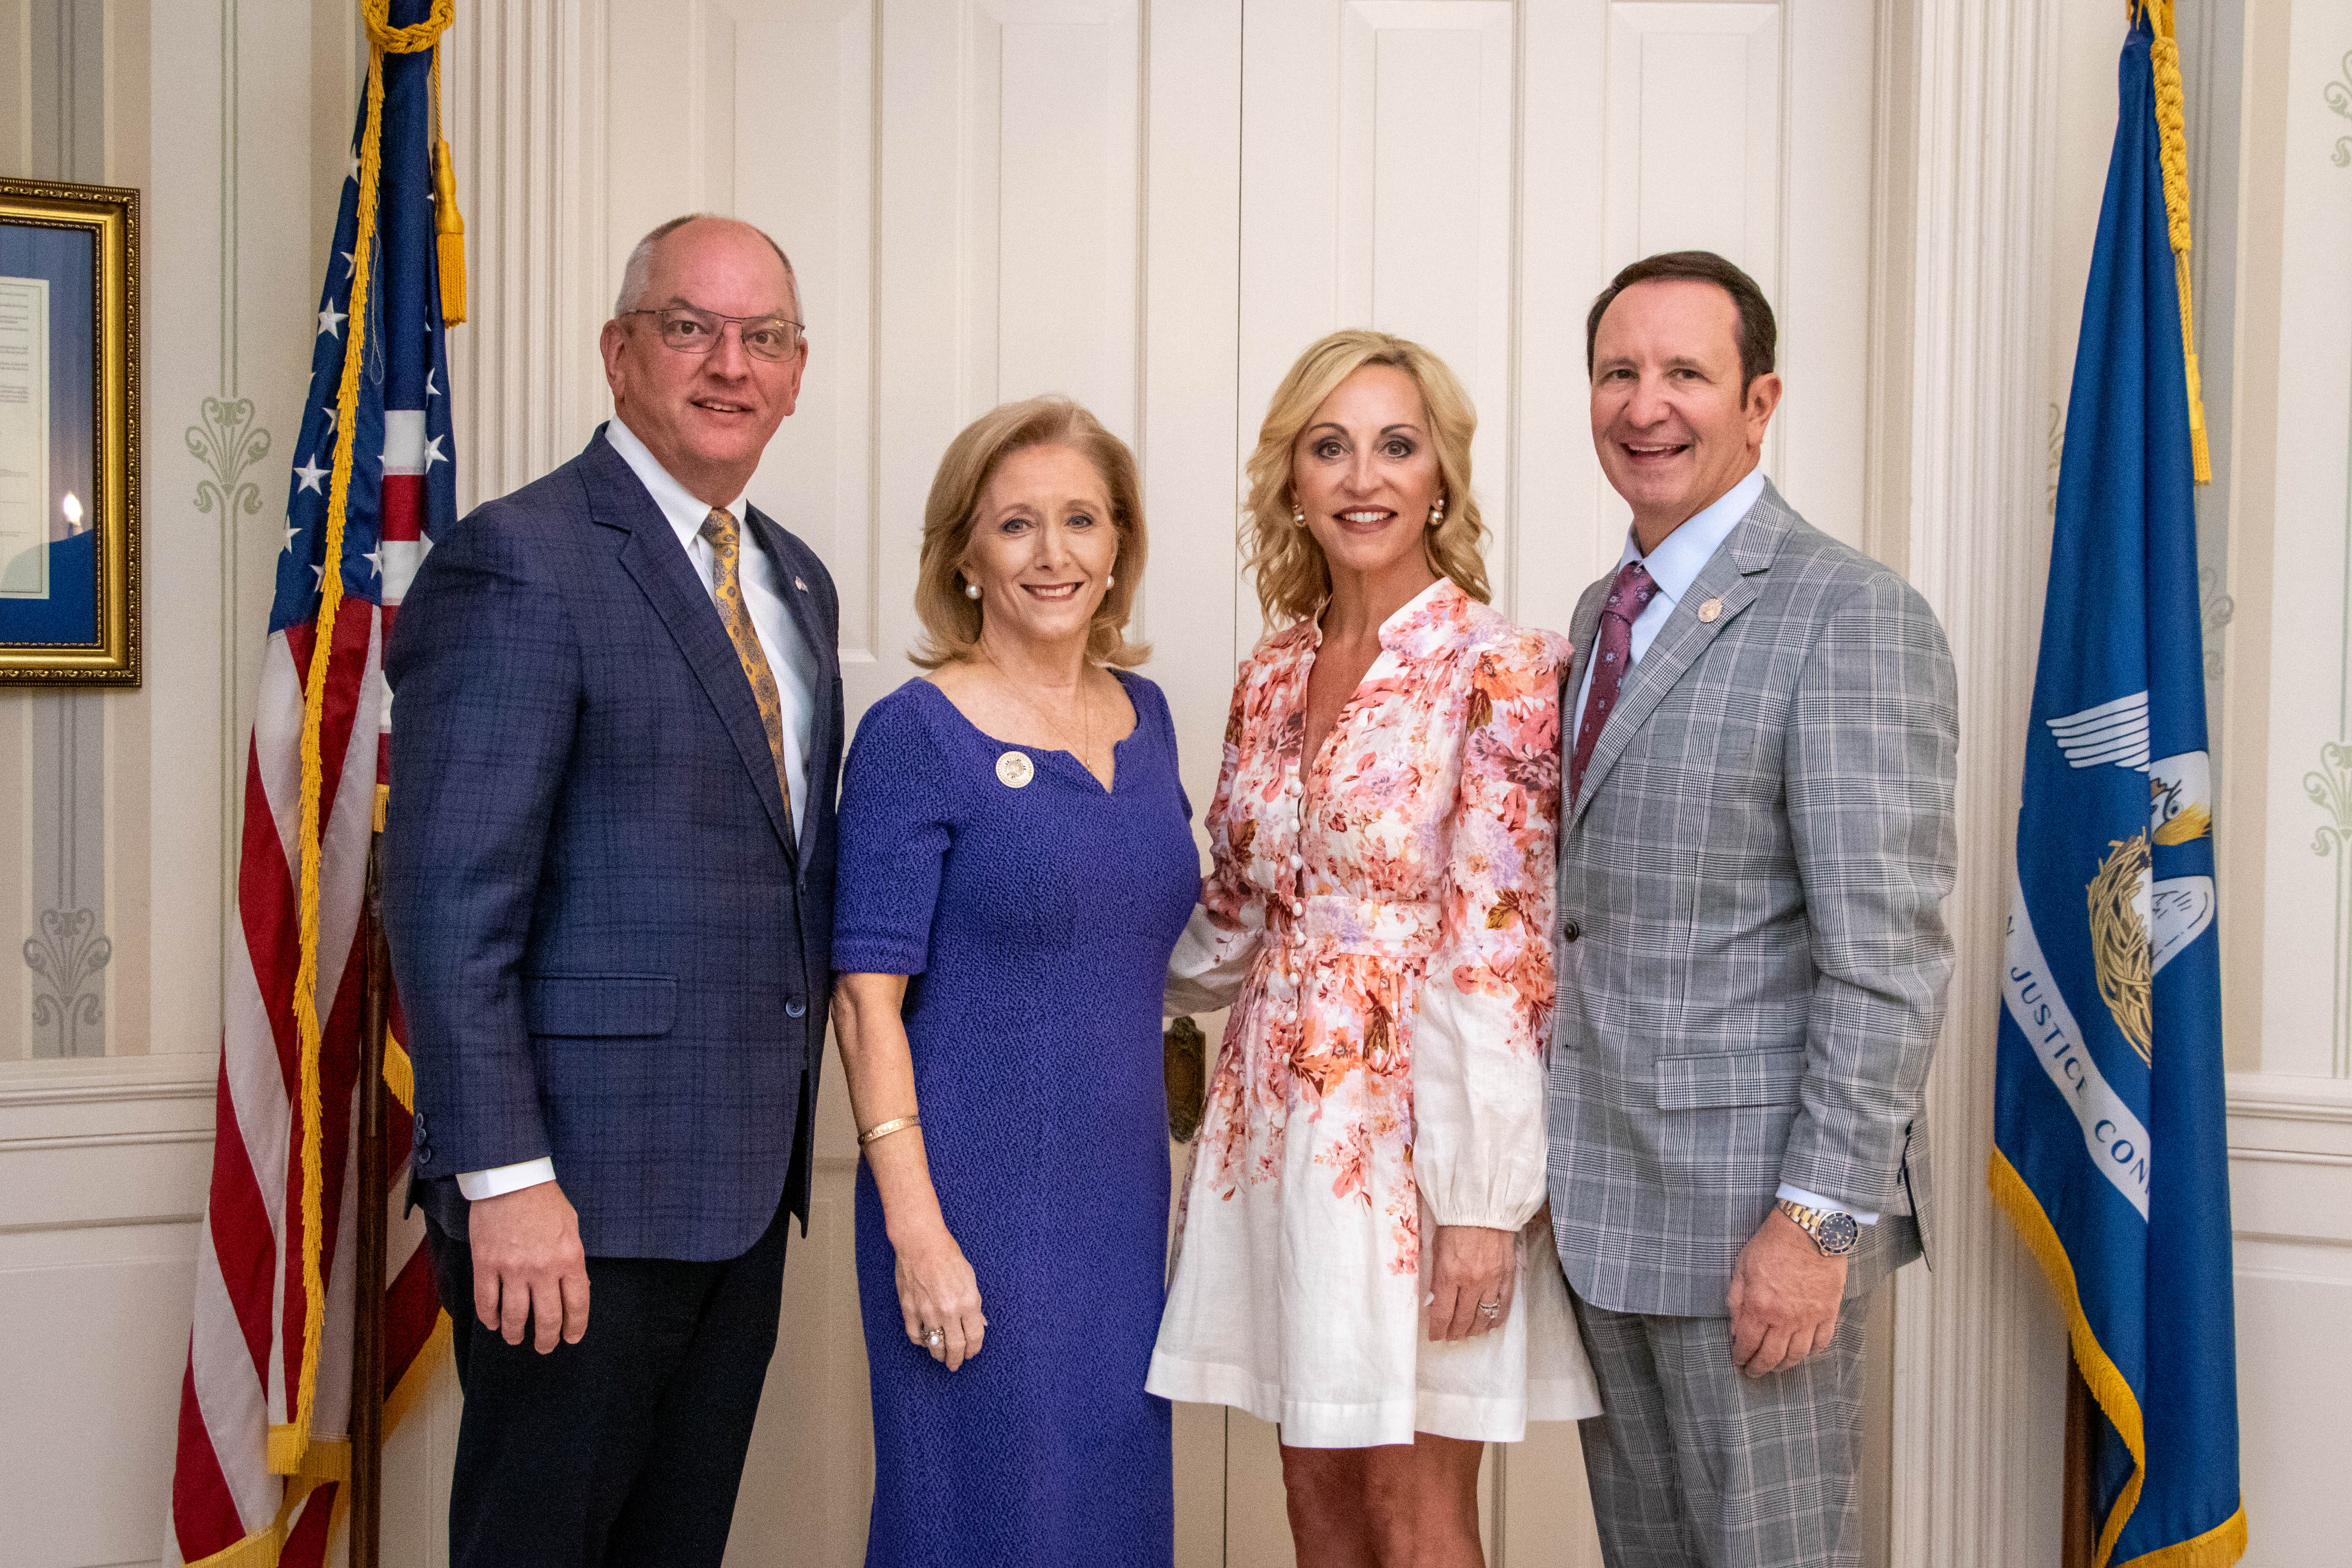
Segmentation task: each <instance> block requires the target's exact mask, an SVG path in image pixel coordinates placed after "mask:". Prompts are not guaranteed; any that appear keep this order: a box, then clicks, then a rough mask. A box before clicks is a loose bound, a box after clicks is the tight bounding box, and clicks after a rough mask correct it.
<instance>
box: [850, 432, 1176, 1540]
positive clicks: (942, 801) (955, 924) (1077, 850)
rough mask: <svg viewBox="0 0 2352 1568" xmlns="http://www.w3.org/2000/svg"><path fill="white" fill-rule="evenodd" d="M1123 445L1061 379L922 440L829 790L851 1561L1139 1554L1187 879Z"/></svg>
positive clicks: (1158, 1409) (1162, 1412)
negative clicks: (857, 1369) (837, 790)
mask: <svg viewBox="0 0 2352 1568" xmlns="http://www.w3.org/2000/svg"><path fill="white" fill-rule="evenodd" d="M1143 558H1144V529H1143V514H1142V509H1141V505H1140V500H1139V485H1138V482H1137V478H1136V468H1135V459H1134V458H1133V456H1132V455H1131V454H1130V453H1129V451H1128V449H1127V447H1126V446H1125V445H1124V444H1122V443H1121V442H1120V441H1119V440H1118V438H1117V437H1114V436H1112V435H1110V434H1109V432H1108V431H1106V430H1105V429H1104V428H1103V427H1102V426H1101V425H1100V424H1098V423H1097V421H1096V420H1095V419H1094V417H1093V416H1091V415H1089V414H1087V411H1086V410H1085V409H1083V408H1081V407H1079V406H1078V405H1076V404H1074V403H1070V402H1067V401H1066V400H1062V399H1058V398H1040V399H1035V400H1033V401H1031V402H1027V403H1018V404H1010V405H1006V406H1004V407H1003V408H999V409H997V410H996V411H995V412H994V413H992V414H990V415H988V416H985V417H983V418H982V419H980V420H979V421H977V422H976V423H974V424H973V425H972V426H971V428H969V429H967V430H965V431H964V432H963V434H962V435H961V436H959V437H957V438H956V440H955V443H954V444H953V445H952V446H950V447H949V448H948V453H947V456H946V458H944V459H943V460H942V461H941V463H940V472H939V475H938V478H937V479H935V480H934V482H933V484H932V487H931V494H930V500H929V504H928V506H927V507H926V508H925V513H924V521H923V544H922V563H921V568H920V573H919V584H918V587H917V590H916V607H917V610H918V612H919V615H920V616H921V618H922V622H923V626H924V628H925V632H926V634H927V641H926V646H925V647H923V648H922V650H921V651H920V653H919V658H918V662H919V663H920V664H922V665H923V666H924V667H925V668H927V669H928V670H929V675H928V677H926V678H922V679H914V680H910V681H908V683H907V684H906V685H904V686H902V687H900V688H899V689H898V690H896V691H894V692H892V693H891V694H890V695H889V696H887V697H886V698H884V699H883V700H881V701H879V702H877V703H876V704H875V705H874V706H873V707H872V708H871V709H869V710H867V712H866V717H865V719H864V720H863V721H862V722H861V723H860V724H859V726H858V731H857V740H856V745H855V746H854V747H853V748H852V750H851V752H850V754H849V763H848V768H847V770H846V773H845V776H844V779H843V784H842V795H841V873H840V889H839V892H838V894H837V897H836V902H835V925H834V948H833V961H834V967H835V969H836V970H837V971H839V972H840V973H841V979H840V982H839V984H838V985H837V986H836V987H835V997H834V1022H835V1030H836V1033H837V1036H838V1038H839V1040H840V1044H841V1056H842V1064H843V1067H844V1068H845V1073H846V1076H847V1078H848V1080H849V1099H850V1107H851V1110H853V1112H854V1113H855V1115H856V1119H857V1125H858V1128H859V1129H860V1131H859V1137H858V1142H859V1143H860V1145H861V1147H862V1149H863V1152H864V1155H865V1159H864V1163H863V1164H862V1166H861V1168H860V1170H859V1172H858V1176H857V1280H858V1299H859V1302H860V1307H861V1310H862V1313H863V1316H864V1318H865V1327H866V1357H867V1361H868V1363H869V1367H870V1371H871V1377H872V1384H873V1395H874V1449H875V1484H874V1513H873V1521H872V1526H871V1529H870V1531H869V1534H868V1537H867V1542H866V1563H867V1564H868V1565H869V1568H915V1565H923V1568H984V1565H987V1564H1002V1565H1003V1568H1055V1565H1059V1564H1069V1565H1071V1568H1077V1565H1079V1564H1085V1565H1087V1568H1108V1565H1113V1564H1137V1565H1139V1568H1166V1565H1168V1564H1169V1563H1171V1561H1172V1557H1173V1553H1174V1528H1175V1527H1174V1501H1173V1495H1172V1480H1171V1458H1170V1451H1169V1412H1168V1405H1167V1403H1166V1402H1165V1401H1164V1400H1160V1399H1158V1398H1155V1397H1153V1396H1151V1395H1150V1394H1146V1393H1144V1391H1143V1379H1144V1374H1145V1373H1146V1371H1147V1370H1148V1369H1149V1368H1150V1362H1151V1348H1152V1342H1153V1337H1154V1335H1155V1333H1156V1332H1157V1331H1158V1327H1159V1321H1160V1305H1161V1300H1162V1263H1163V1260H1164V1257H1165V1251H1166V1245H1167V1230H1168V1201H1169V1170H1168V1144H1167V1131H1166V1129H1167V1102H1166V1098H1165V1095H1164V1092H1163V1090H1162V1088H1161V1068H1160V992H1161V985H1162V981H1163V978H1164V975H1165V972H1166V969H1167V964H1168V956H1169V953H1170V952H1171V949H1172V948H1173V947H1174V946H1175V942H1176V938H1177V935H1178V934H1179V933H1180V932H1181V931H1182V930H1183V928H1184V922H1185V920H1186V918H1187V917H1188V916H1189V915H1190V914H1191V912H1192V903H1193V900H1194V899H1195V897H1196V896H1197V895H1198V892H1199V888H1200V862H1199V858H1198V857H1197V855H1196V853H1195V851H1194V848H1193V842H1192V830H1191V827H1190V826H1189V822H1190V818H1191V815H1192V808H1191V806H1190V805H1188V804H1187V802H1186V801H1185V799H1184V793H1183V790H1182V789H1181V786H1180V785H1179V784H1178V783H1177V777H1176V736H1175V731H1174V729H1173V727H1172V725H1171V722H1170V720H1169V714H1168V705H1167V702H1166V701H1165V700H1164V699H1162V697H1161V696H1160V689H1159V688H1158V687H1156V686H1154V685H1152V684H1151V682H1150V681H1148V680H1146V679H1143V678H1142V677H1140V676H1137V675H1132V674H1129V673H1127V672H1126V669H1125V668H1124V667H1126V666H1129V665H1133V664H1137V663H1139V662H1140V661H1141V660H1142V658H1143V657H1144V653H1145V651H1146V650H1145V649H1143V648H1141V647H1137V646H1135V645H1133V644H1130V643H1129V642H1128V641H1127V640H1126V637H1125V635H1124V628H1125V626H1126V623H1127V618H1128V611H1129V606H1130V605H1132V604H1133V603H1134V598H1135V590H1136V588H1137V587H1138V585H1139V582H1140V579H1141V577H1142V574H1143Z"/></svg>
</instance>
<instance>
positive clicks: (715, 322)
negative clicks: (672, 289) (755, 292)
mask: <svg viewBox="0 0 2352 1568" xmlns="http://www.w3.org/2000/svg"><path fill="white" fill-rule="evenodd" d="M621 314H622V315H624V316H651V317H653V318H655V321H656V325H657V327H658V329H659V331H660V332H661V341H662V347H664V348H666V349H670V350H673V351H675V352H676V353H682V354H707V353H709V352H710V351H711V350H712V349H714V348H716V347H718V346H719V339H720V338H721V337H722V336H724V335H725V333H726V331H727V323H728V322H730V321H732V322H734V323H735V325H736V327H737V328H738V329H739V330H740V334H741V336H742V339H743V352H744V353H748V354H750V355H751V356H752V357H753V358H754V359H764V360H782V359H790V358H792V357H793V353H794V351H796V350H797V349H798V348H799V347H800V346H801V333H802V331H803V330H804V329H803V327H802V325H801V323H800V322H798V321H793V319H792V318H791V317H789V316H722V315H720V314H719V312H717V311H716V310H701V309H698V308H697V307H696V306H693V305H664V306H662V307H661V308H660V309H659V310H624V311H622V312H621Z"/></svg>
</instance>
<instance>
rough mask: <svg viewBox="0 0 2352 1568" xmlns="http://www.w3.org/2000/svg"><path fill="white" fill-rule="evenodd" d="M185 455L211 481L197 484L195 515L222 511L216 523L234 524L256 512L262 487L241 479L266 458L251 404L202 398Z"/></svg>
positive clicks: (246, 400)
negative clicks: (198, 420)
mask: <svg viewBox="0 0 2352 1568" xmlns="http://www.w3.org/2000/svg"><path fill="white" fill-rule="evenodd" d="M187 442H188V450H189V451H190V452H192V453H194V455H195V458H196V460H197V461H198V462H200V463H202V464H204V466H205V468H209V469H210V470H212V478H210V479H199V480H197V481H196V510H198V511H201V512H204V513H205V514H207V515H210V513H211V512H212V510H213V509H214V508H215V507H218V508H219V509H220V510H221V521H223V522H228V521H234V520H235V518H236V514H237V512H238V511H239V510H243V511H244V512H245V514H246V515H247V516H248V517H249V516H252V515H253V514H255V513H257V512H258V511H260V510H261V487H260V486H259V485H257V484H255V483H254V482H253V481H251V480H249V479H246V478H245V470H246V469H247V468H251V467H252V466H253V465H254V464H256V463H257V462H259V461H261V459H262V458H266V457H268V456H269V432H268V431H267V430H265V429H263V428H261V427H260V426H257V425H256V424H255V423H254V422H253V399H251V398H250V397H240V398H237V399H236V400H235V401H234V402H232V401H230V400H229V399H227V398H225V397H207V398H205V403H204V420H203V423H201V424H196V425H191V426H188V429H187Z"/></svg>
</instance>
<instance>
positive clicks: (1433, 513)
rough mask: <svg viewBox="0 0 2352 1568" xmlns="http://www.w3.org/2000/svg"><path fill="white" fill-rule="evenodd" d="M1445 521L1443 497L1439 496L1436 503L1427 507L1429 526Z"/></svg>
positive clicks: (1433, 526)
mask: <svg viewBox="0 0 2352 1568" xmlns="http://www.w3.org/2000/svg"><path fill="white" fill-rule="evenodd" d="M1444 521H1445V498H1444V496H1439V497H1438V498H1437V504H1436V505H1434V506H1433V507H1431V508H1430V509H1429V526H1430V527H1432V528H1435V527H1436V526H1437V525H1438V524H1439V523H1441V522H1444Z"/></svg>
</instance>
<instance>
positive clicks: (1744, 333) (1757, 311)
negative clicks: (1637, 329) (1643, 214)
mask: <svg viewBox="0 0 2352 1568" xmlns="http://www.w3.org/2000/svg"><path fill="white" fill-rule="evenodd" d="M1669 278H1687V279H1691V280H1693V281H1695V282H1699V283H1712V284H1714V285H1715V286H1716V287H1717V288H1718V289H1722V290H1723V291H1724V292H1725V293H1727V294H1728V295H1730V296H1731V302H1732V303H1733V304H1734V305H1736V306H1738V309H1739V395H1740V396H1741V397H1742V398H1743V399H1744V398H1745V397H1746V396H1747V395H1748V388H1749V387H1750V386H1752V385H1754V384H1755V383H1756V378H1757V377H1758V376H1759V375H1769V374H1772V356H1773V353H1774V352H1775V351H1776V350H1777V349H1778V348H1779V347H1780V324H1779V323H1778V322H1776V321H1773V320H1772V306H1771V304H1770V302H1769V301H1768V300H1766V299H1765V298H1764V290H1763V289H1759V288H1758V287H1756V279H1753V278H1750V277H1749V276H1748V274H1747V273H1745V272H1742V271H1741V270H1740V269H1739V268H1737V267H1734V266H1733V265H1732V264H1731V263H1730V262H1728V261H1726V260H1725V259H1724V258H1722V257H1720V256H1717V254H1716V253H1715V252H1714V251H1712V250H1665V251H1660V252H1659V253H1658V254H1657V255H1655V256H1645V257H1643V258H1642V259H1641V260H1639V261H1636V262H1634V263H1633V265H1632V266H1630V267H1628V268H1625V269H1624V270H1623V271H1622V272H1620V273H1618V274H1617V276H1616V277H1614V278H1612V279H1610V280H1609V287H1608V288H1606V289H1602V290H1601V297H1600V298H1599V299H1597V300H1593V301H1592V313H1591V315H1589V316H1587V317H1585V318H1584V374H1587V375H1591V374H1592V345H1593V342H1594V341H1595V340H1597V339H1598V338H1599V337H1600V336H1601V317H1602V316H1604V315H1606V314H1608V311H1609V306H1610V303H1611V301H1612V300H1615V299H1616V298H1617V296H1618V295H1620V294H1622V293H1623V292H1624V291H1625V290H1626V289H1631V288H1632V287H1633V285H1634V284H1636V283H1654V282H1657V281H1658V280H1660V279H1669Z"/></svg>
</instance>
